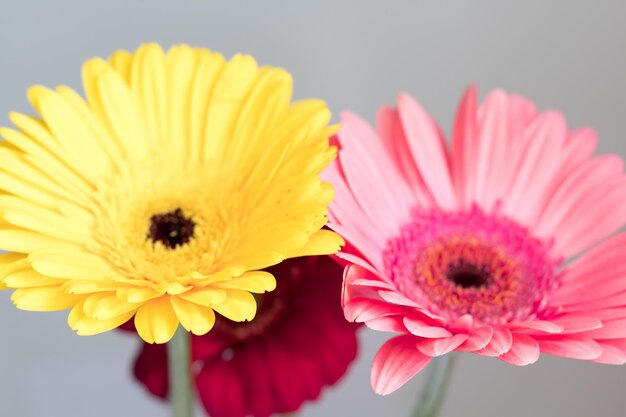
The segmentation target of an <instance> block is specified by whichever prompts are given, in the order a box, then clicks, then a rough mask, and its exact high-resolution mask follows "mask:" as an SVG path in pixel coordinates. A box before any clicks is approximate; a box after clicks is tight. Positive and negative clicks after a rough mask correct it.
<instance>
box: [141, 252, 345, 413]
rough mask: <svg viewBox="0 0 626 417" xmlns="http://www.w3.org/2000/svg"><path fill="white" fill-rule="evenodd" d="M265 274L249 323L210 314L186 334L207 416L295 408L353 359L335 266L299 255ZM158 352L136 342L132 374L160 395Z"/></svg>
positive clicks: (163, 355)
mask: <svg viewBox="0 0 626 417" xmlns="http://www.w3.org/2000/svg"><path fill="white" fill-rule="evenodd" d="M268 271H269V272H271V273H272V274H274V276H276V277H277V281H278V287H277V289H276V290H275V291H273V292H271V293H267V294H264V295H262V296H260V297H259V298H258V300H257V301H258V304H259V306H258V312H257V316H256V318H255V319H254V320H253V321H252V322H244V323H236V322H231V321H229V320H226V319H222V318H220V317H218V319H217V321H216V323H215V328H214V329H213V330H212V331H211V332H210V333H208V334H206V335H204V336H192V356H193V367H192V368H193V372H194V374H195V376H196V385H197V395H198V397H199V398H200V400H201V402H202V404H203V405H204V407H205V409H206V411H207V412H208V414H209V415H210V416H211V417H246V416H250V415H252V416H254V417H268V416H270V415H272V414H274V413H289V412H293V411H296V410H298V409H299V408H300V407H301V406H302V403H303V402H304V401H306V400H315V399H317V398H318V396H319V395H320V392H321V389H322V388H323V387H325V386H331V385H334V384H335V383H337V382H338V381H339V379H341V377H342V376H343V375H344V374H345V373H346V371H347V369H348V366H349V365H350V363H352V361H353V360H354V359H355V357H356V353H357V340H356V334H355V331H356V329H357V327H356V326H355V325H354V324H350V323H348V322H346V321H345V319H344V317H343V313H342V311H341V304H340V293H341V273H342V272H341V267H340V266H339V265H337V264H336V263H335V262H334V261H333V260H332V259H330V258H329V257H324V256H319V257H305V258H297V259H292V260H287V261H284V262H282V263H280V264H278V265H276V266H273V267H271V268H269V269H268ZM320 306H322V307H323V308H320ZM166 349H167V345H165V344H164V345H151V344H147V343H144V344H143V347H142V350H141V352H140V353H139V356H138V357H137V360H136V362H135V369H134V372H135V376H136V377H137V379H138V380H139V381H140V382H141V383H142V384H144V385H145V387H146V388H147V389H148V391H150V392H151V393H152V394H153V395H156V396H158V397H161V398H166V397H167V393H168V368H167V351H166Z"/></svg>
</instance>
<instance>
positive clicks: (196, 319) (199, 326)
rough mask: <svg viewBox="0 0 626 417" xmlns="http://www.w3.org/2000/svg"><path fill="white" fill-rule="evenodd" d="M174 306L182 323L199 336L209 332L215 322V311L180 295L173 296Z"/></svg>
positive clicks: (186, 328)
mask: <svg viewBox="0 0 626 417" xmlns="http://www.w3.org/2000/svg"><path fill="white" fill-rule="evenodd" d="M170 300H171V302H172V307H173V308H174V312H175V313H176V316H177V317H178V320H180V324H181V325H182V326H183V327H184V328H185V330H187V331H188V332H191V333H193V334H195V335H197V336H202V335H203V334H207V333H208V332H209V330H211V329H212V328H213V325H214V324H215V313H214V312H213V310H212V309H211V308H209V307H202V306H199V305H198V304H196V303H190V302H187V301H185V300H183V299H181V298H179V297H171V299H170Z"/></svg>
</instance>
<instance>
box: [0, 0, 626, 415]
mask: <svg viewBox="0 0 626 417" xmlns="http://www.w3.org/2000/svg"><path fill="white" fill-rule="evenodd" d="M625 13H626V3H623V2H621V1H618V0H615V1H611V0H604V1H596V2H590V1H585V0H577V1H573V0H558V1H557V0H552V1H541V0H527V1H523V2H519V1H495V0H493V1H486V0H473V1H418V0H412V1H387V2H382V1H381V2H375V1H356V0H355V1H330V0H318V1H315V2H306V3H305V2H293V1H292V2H289V1H286V0H285V1H278V0H265V1H256V2H254V1H234V0H233V1H229V2H225V1H224V2H220V3H218V2H216V1H209V0H179V1H171V0H170V1H167V0H149V1H148V0H145V1H144V0H134V1H132V2H131V1H128V0H107V1H101V2H87V1H81V0H72V1H69V0H55V1H45V0H39V1H34V0H21V1H12V2H9V1H8V0H3V1H2V2H0V124H2V125H7V124H8V117H7V113H8V112H9V111H11V110H15V111H21V112H29V113H31V112H32V110H31V109H30V107H29V105H28V103H27V101H26V98H25V92H26V89H27V88H28V87H29V86H30V85H32V84H43V85H47V86H56V85H58V84H66V85H69V86H72V87H74V88H77V89H80V88H81V87H80V85H81V84H80V67H81V64H82V62H83V61H84V60H85V59H87V58H90V57H92V56H96V55H97V56H108V55H109V54H111V53H112V52H113V51H114V50H116V49H120V48H124V49H135V48H136V47H137V46H138V45H139V44H140V43H142V42H146V41H157V42H159V43H161V44H163V45H164V46H169V45H172V44H176V43H189V44H192V45H195V46H205V47H208V48H211V49H214V50H218V51H221V52H222V53H224V54H225V55H227V56H230V55H232V54H234V53H236V52H246V53H250V54H253V55H254V56H255V57H256V58H257V60H258V61H259V62H260V63H262V64H272V65H276V66H282V67H285V68H287V69H288V70H289V71H290V72H291V73H292V74H293V76H294V79H295V96H296V98H304V97H321V98H323V99H325V100H326V101H327V102H328V104H329V106H330V108H331V109H332V110H333V112H334V114H335V117H337V115H338V114H339V112H340V111H341V110H343V109H348V108H349V109H351V110H354V111H356V112H358V113H360V114H361V115H363V116H364V117H365V118H367V119H368V120H370V121H373V119H374V116H375V114H376V109H377V107H378V106H379V105H382V104H385V103H387V104H389V103H393V102H394V100H395V96H396V94H397V93H398V92H399V91H407V92H409V93H411V94H412V95H414V96H415V97H416V98H417V99H418V100H420V101H421V102H422V103H423V104H424V106H425V107H426V108H427V109H429V111H430V112H431V114H433V115H434V116H435V118H436V119H437V120H439V121H440V122H441V124H442V126H443V128H444V130H445V131H446V132H449V131H450V126H451V121H452V118H453V115H454V112H455V109H456V104H457V100H458V98H459V96H460V95H461V93H462V91H463V89H464V88H465V87H466V86H467V84H468V83H471V82H475V83H477V84H478V86H479V87H480V90H481V95H482V96H484V95H485V94H486V92H488V91H489V90H491V89H493V88H503V89H505V90H508V91H511V92H516V93H520V94H523V95H525V96H527V97H530V98H531V99H533V100H535V101H536V103H537V104H538V106H539V107H541V108H557V109H560V110H561V111H563V113H564V114H565V115H566V117H567V119H568V122H569V124H570V126H573V127H581V126H592V127H595V128H596V129H597V130H598V131H599V132H600V137H601V144H600V151H601V152H603V153H605V152H612V153H618V154H621V155H622V156H626V137H625V134H624V128H623V127H622V125H621V123H622V122H623V121H625V120H626V24H624V16H625ZM9 297H10V294H9V293H7V292H2V293H0V329H1V332H2V336H1V342H0V386H1V387H2V388H1V389H0V415H2V416H12V417H22V416H24V417H44V416H45V417H85V416H89V417H112V416H115V417H127V416H128V417H131V416H152V417H165V416H168V415H169V412H168V409H167V407H166V406H165V405H164V404H162V403H161V402H159V401H156V400H154V399H152V398H150V397H149V396H148V395H147V394H146V393H145V392H144V391H143V389H142V388H140V387H139V386H138V385H137V384H135V383H134V381H133V380H132V378H131V373H130V372H131V371H130V366H131V363H132V359H133V357H134V355H135V351H136V347H137V345H138V341H137V340H134V339H133V338H132V337H129V336H128V335H127V334H121V333H117V332H110V333H107V334H104V335H99V336H93V337H78V336H75V335H74V334H73V333H72V331H71V330H70V329H69V328H68V327H67V324H66V314H65V313H53V314H40V313H28V312H23V311H18V310H16V309H15V308H14V307H13V306H12V303H11V302H10V300H9ZM321 308H323V307H321ZM387 337H388V336H387V335H386V334H381V333H378V334H374V333H371V332H368V331H363V332H362V333H361V341H362V345H361V352H360V355H359V359H358V362H357V363H355V364H354V365H353V367H352V369H351V371H350V373H349V374H348V376H347V378H345V379H344V380H343V382H342V383H341V385H339V386H337V387H334V388H332V389H328V390H327V391H326V392H325V393H324V394H323V395H322V397H321V401H319V402H318V403H315V404H308V405H307V406H306V407H305V408H304V410H303V413H302V416H304V417H334V416H350V417H351V416H362V417H369V416H382V415H385V416H399V417H400V416H408V415H409V412H410V410H411V409H412V408H413V404H414V402H415V398H416V396H417V393H418V391H419V388H420V384H421V382H422V381H423V379H424V375H421V376H418V377H417V378H415V379H414V380H413V381H412V382H411V383H409V384H407V385H406V386H405V387H404V388H402V389H401V390H399V391H398V392H396V393H394V394H392V395H390V396H387V397H380V396H377V395H375V394H373V393H372V391H371V389H370V386H369V366H370V363H371V360H372V358H373V356H374V353H375V351H376V349H377V348H378V347H379V346H380V345H381V344H382V343H383V342H384V340H385V339H386V338H387ZM459 359H460V360H459V361H458V366H457V368H456V372H455V374H454V376H453V380H452V383H451V386H450V391H449V395H448V398H447V402H446V405H445V407H444V410H443V413H442V417H452V416H463V417H473V416H476V417H478V416H480V417H484V416H506V417H522V416H524V417H526V416H541V417H551V416H569V417H589V416H595V417H616V416H623V415H625V414H626V367H611V366H606V365H598V364H592V363H585V362H578V361H571V360H564V359H559V358H553V357H548V356H543V357H542V358H541V359H540V360H539V362H538V363H536V364H535V365H531V366H528V367H524V368H518V367H514V366H511V365H508V364H505V363H503V362H500V361H498V360H494V359H489V358H481V357H478V356H471V355H462V356H461V357H460V358H459Z"/></svg>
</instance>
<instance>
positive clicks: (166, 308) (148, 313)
mask: <svg viewBox="0 0 626 417" xmlns="http://www.w3.org/2000/svg"><path fill="white" fill-rule="evenodd" d="M135 327H136V328H137V333H139V336H140V337H141V338H142V339H143V340H144V341H145V342H147V343H167V342H168V341H169V340H170V339H171V338H172V336H174V332H175V331H176V328H177V327H178V318H177V317H176V313H174V309H173V308H172V304H171V303H170V296H163V297H159V298H156V299H154V300H151V301H148V302H147V303H146V304H144V305H143V306H141V307H140V308H139V309H138V310H137V314H136V315H135Z"/></svg>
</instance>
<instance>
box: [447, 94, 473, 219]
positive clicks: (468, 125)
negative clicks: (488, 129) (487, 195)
mask: <svg viewBox="0 0 626 417" xmlns="http://www.w3.org/2000/svg"><path fill="white" fill-rule="evenodd" d="M477 95H478V93H477V89H476V86H475V85H470V86H469V87H468V88H467V90H465V94H463V98H462V99H461V104H460V105H459V109H458V110H457V114H456V118H455V120H454V129H453V132H452V158H451V159H452V178H453V182H454V186H455V190H456V195H457V198H458V200H459V202H460V204H459V206H460V207H461V208H468V207H469V206H470V205H471V202H472V201H471V200H472V196H473V194H472V193H471V192H470V191H471V189H472V187H473V182H472V180H471V179H472V177H474V176H475V170H476V168H475V165H476V164H475V159H476V158H475V155H474V154H475V149H476V146H477V144H476V142H477V135H478V133H477V120H476V115H477V113H478V98H477Z"/></svg>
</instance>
